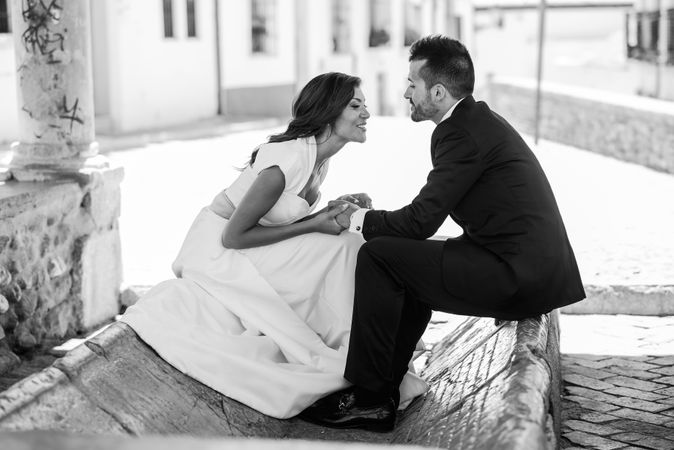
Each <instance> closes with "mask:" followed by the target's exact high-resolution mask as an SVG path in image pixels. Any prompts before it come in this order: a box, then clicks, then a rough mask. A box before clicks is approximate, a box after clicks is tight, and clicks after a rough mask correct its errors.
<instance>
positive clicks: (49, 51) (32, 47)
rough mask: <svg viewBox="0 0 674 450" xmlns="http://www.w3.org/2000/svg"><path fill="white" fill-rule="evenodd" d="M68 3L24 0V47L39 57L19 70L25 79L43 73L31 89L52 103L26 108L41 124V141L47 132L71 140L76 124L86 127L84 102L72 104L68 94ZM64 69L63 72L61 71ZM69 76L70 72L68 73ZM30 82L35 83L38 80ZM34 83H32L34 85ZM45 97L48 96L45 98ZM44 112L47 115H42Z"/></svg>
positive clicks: (78, 101) (65, 0) (27, 106)
mask: <svg viewBox="0 0 674 450" xmlns="http://www.w3.org/2000/svg"><path fill="white" fill-rule="evenodd" d="M67 1H68V0H22V2H21V5H22V17H23V21H24V23H25V25H26V30H25V31H24V33H23V34H22V35H21V40H22V43H23V47H24V49H25V51H26V53H27V54H29V55H33V56H35V57H37V58H32V59H28V60H26V61H25V62H24V63H23V64H21V66H20V67H19V69H18V72H19V73H20V74H21V80H23V79H24V76H23V75H24V74H26V75H27V74H28V72H27V71H33V70H34V71H36V72H34V74H39V76H38V78H39V86H31V87H32V88H35V89H39V90H41V91H43V92H44V93H47V94H49V96H48V97H46V98H48V99H50V100H49V104H45V103H44V102H43V100H40V101H36V102H31V103H30V104H26V105H24V106H23V107H22V109H23V111H25V112H26V113H27V114H28V116H29V117H31V118H32V119H35V120H37V121H38V128H39V129H38V130H35V131H34V132H33V134H34V136H35V137H36V138H37V139H42V138H43V137H44V136H45V135H46V133H48V132H49V133H50V134H51V132H54V133H56V136H57V137H58V138H59V139H67V138H68V135H70V134H72V132H73V126H74V125H75V124H80V125H83V124H84V119H83V114H82V107H81V106H80V99H79V98H75V100H74V101H72V97H73V96H72V95H71V97H70V100H71V101H70V102H69V101H68V96H67V94H66V93H65V89H64V87H65V86H67V84H64V82H65V81H66V80H64V77H63V75H64V73H63V70H65V67H64V65H67V64H68V61H69V60H70V58H69V57H67V56H66V52H65V44H66V38H67V37H68V29H67V28H65V27H64V22H65V21H64V20H62V17H63V15H64V14H65V12H64V7H65V5H67V3H66V2H67ZM44 64H48V65H57V66H59V67H54V68H53V70H48V71H45V69H46V67H44V66H43V67H42V68H40V66H41V65H44ZM62 67H63V70H62V69H61V68H62ZM68 73H69V72H68ZM47 77H48V78H49V79H47ZM30 79H33V80H35V77H31V78H30ZM31 83H32V82H31ZM42 98H45V97H42ZM40 112H43V113H45V114H40Z"/></svg>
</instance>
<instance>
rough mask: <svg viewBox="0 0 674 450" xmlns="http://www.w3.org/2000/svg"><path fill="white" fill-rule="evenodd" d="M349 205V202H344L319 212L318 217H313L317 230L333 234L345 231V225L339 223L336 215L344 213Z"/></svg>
mask: <svg viewBox="0 0 674 450" xmlns="http://www.w3.org/2000/svg"><path fill="white" fill-rule="evenodd" d="M348 207H349V205H348V204H347V203H342V204H339V205H336V206H334V207H330V208H328V209H327V210H326V211H324V212H322V213H320V214H317V215H316V217H314V218H313V219H312V222H313V223H314V226H315V231H317V232H319V233H325V234H332V235H337V234H339V233H341V232H342V231H344V227H342V226H341V225H340V224H339V223H337V220H336V219H335V217H337V216H338V215H339V214H341V213H343V212H344V211H345V210H346V209H347V208H348Z"/></svg>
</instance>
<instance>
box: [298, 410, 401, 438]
mask: <svg viewBox="0 0 674 450" xmlns="http://www.w3.org/2000/svg"><path fill="white" fill-rule="evenodd" d="M297 417H298V418H300V419H302V420H303V421H305V422H309V423H311V424H314V425H318V426H321V427H325V428H332V429H335V430H353V429H356V428H357V429H361V430H365V431H373V432H375V433H389V432H391V431H393V430H394V429H395V422H394V423H391V424H389V423H381V422H370V423H345V424H341V423H335V424H326V423H323V422H320V421H318V420H313V419H312V418H311V417H303V416H302V414H299V415H298V416H297Z"/></svg>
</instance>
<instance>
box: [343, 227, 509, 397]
mask: <svg viewBox="0 0 674 450" xmlns="http://www.w3.org/2000/svg"><path fill="white" fill-rule="evenodd" d="M443 247H444V241H437V240H416V239H408V238H400V237H389V236H385V237H376V238H373V239H371V240H369V241H367V242H366V243H365V244H363V246H362V247H361V249H360V251H359V253H358V260H357V263H356V291H355V297H354V307H353V308H354V309H353V319H352V324H351V338H350V341H349V352H348V356H347V360H346V367H345V371H344V377H345V378H346V379H347V380H349V381H350V382H351V383H353V384H354V385H356V386H359V387H362V388H365V389H367V390H369V391H373V392H376V393H378V394H382V395H386V396H390V397H392V398H394V399H395V400H397V399H398V398H399V393H398V386H399V385H400V382H401V381H402V379H403V377H404V375H405V373H406V372H407V368H408V364H409V361H410V359H411V357H412V354H413V352H414V349H415V347H416V344H417V342H418V341H419V339H420V338H421V336H422V334H423V333H424V331H425V329H426V326H427V324H428V322H429V320H430V318H431V313H432V311H433V310H437V311H444V312H448V313H453V314H461V315H473V316H483V317H493V316H496V315H498V313H497V312H496V311H491V310H490V308H489V305H484V304H482V305H481V304H479V302H475V301H474V300H473V301H469V300H466V299H459V298H456V297H453V296H452V295H451V294H449V292H448V291H447V289H446V288H445V284H444V280H443V277H444V276H446V275H443V271H442V255H443ZM449 276H451V274H449Z"/></svg>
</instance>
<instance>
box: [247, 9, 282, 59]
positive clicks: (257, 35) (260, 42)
mask: <svg viewBox="0 0 674 450" xmlns="http://www.w3.org/2000/svg"><path fill="white" fill-rule="evenodd" d="M251 14H252V15H251V37H252V51H253V53H267V54H271V53H274V51H275V48H274V34H275V29H274V25H275V22H276V1H275V0H252V1H251Z"/></svg>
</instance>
